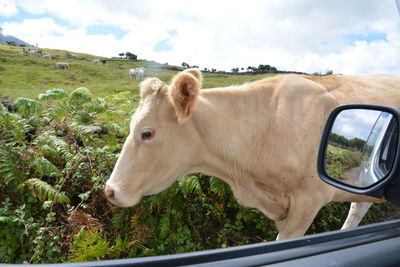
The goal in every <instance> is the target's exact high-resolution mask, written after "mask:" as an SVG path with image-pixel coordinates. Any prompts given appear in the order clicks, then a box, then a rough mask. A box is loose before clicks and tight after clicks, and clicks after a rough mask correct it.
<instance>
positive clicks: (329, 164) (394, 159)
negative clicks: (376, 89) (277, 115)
mask: <svg viewBox="0 0 400 267" xmlns="http://www.w3.org/2000/svg"><path fill="white" fill-rule="evenodd" d="M399 121H400V110H399V109H397V108H394V107H389V106H380V105H361V104H357V105H343V106H339V107H337V108H335V109H334V110H333V111H332V113H331V114H330V115H329V117H328V120H327V123H326V125H325V130H324V133H323V136H322V139H321V143H320V147H319V154H318V162H317V168H318V174H319V176H320V177H321V179H322V180H323V181H325V182H327V183H328V184H331V185H333V186H335V187H338V188H340V189H343V190H346V191H348V192H352V193H356V194H365V195H369V196H373V197H378V198H382V197H384V198H385V199H386V200H388V201H390V202H392V203H394V204H396V205H399V206H400V178H399V177H400V175H399V167H400V142H399V138H400V136H399V132H400V131H399V129H400V124H399Z"/></svg>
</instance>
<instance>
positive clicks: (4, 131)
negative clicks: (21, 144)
mask: <svg viewBox="0 0 400 267" xmlns="http://www.w3.org/2000/svg"><path fill="white" fill-rule="evenodd" d="M24 128H25V127H24V123H23V121H22V120H21V118H20V117H19V116H18V115H17V114H13V113H9V112H8V110H7V109H6V108H5V107H4V106H3V105H0V140H6V141H8V142H12V141H19V140H23V139H24V138H25V130H24Z"/></svg>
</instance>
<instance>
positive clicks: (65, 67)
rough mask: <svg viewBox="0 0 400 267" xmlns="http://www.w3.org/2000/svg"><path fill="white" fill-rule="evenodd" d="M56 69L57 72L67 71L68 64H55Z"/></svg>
mask: <svg viewBox="0 0 400 267" xmlns="http://www.w3.org/2000/svg"><path fill="white" fill-rule="evenodd" d="M56 68H57V70H67V69H69V64H68V63H66V62H57V63H56Z"/></svg>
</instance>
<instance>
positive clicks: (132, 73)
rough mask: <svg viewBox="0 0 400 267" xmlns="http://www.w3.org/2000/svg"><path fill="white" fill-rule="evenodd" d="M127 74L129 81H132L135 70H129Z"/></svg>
mask: <svg viewBox="0 0 400 267" xmlns="http://www.w3.org/2000/svg"><path fill="white" fill-rule="evenodd" d="M128 74H129V79H131V80H132V77H133V76H135V75H136V69H130V70H129V71H128Z"/></svg>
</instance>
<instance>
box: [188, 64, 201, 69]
mask: <svg viewBox="0 0 400 267" xmlns="http://www.w3.org/2000/svg"><path fill="white" fill-rule="evenodd" d="M189 68H195V69H198V68H200V67H199V66H197V65H193V66H191V67H189Z"/></svg>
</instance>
